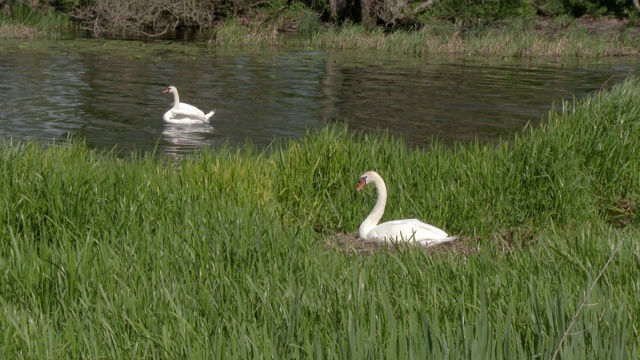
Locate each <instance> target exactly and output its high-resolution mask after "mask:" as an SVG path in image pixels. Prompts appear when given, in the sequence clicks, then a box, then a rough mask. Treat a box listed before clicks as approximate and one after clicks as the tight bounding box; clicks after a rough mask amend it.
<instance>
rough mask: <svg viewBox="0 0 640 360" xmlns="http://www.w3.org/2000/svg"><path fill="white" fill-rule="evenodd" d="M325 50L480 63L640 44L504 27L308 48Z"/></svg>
mask: <svg viewBox="0 0 640 360" xmlns="http://www.w3.org/2000/svg"><path fill="white" fill-rule="evenodd" d="M306 45H307V46H311V47H319V48H323V49H371V50H373V49H375V50H383V51H389V52H394V53H403V54H410V55H419V56H428V55H434V54H436V55H437V54H440V55H442V54H446V55H457V56H483V57H524V58H531V57H565V56H571V57H601V56H636V55H638V47H639V46H640V43H639V41H638V36H637V34H635V32H634V31H632V30H627V31H622V32H602V33H599V34H598V33H595V34H594V33H590V32H589V31H587V30H586V29H585V28H584V27H582V26H580V25H574V26H571V27H569V28H566V29H562V30H544V29H542V30H541V29H537V28H536V27H535V26H534V25H531V24H529V23H527V22H522V21H517V20H516V21H512V24H510V25H508V26H503V27H501V26H494V27H486V28H477V29H473V30H467V31H465V30H462V29H460V28H456V27H455V26H451V25H445V26H442V25H438V24H436V25H433V26H431V27H425V28H424V29H422V30H419V31H411V32H407V31H395V32H392V33H385V32H384V31H382V30H380V29H375V30H367V29H365V28H363V27H361V26H351V27H344V28H333V29H329V30H327V31H320V32H316V33H315V35H314V36H313V38H312V39H311V40H309V41H308V42H307V44H306Z"/></svg>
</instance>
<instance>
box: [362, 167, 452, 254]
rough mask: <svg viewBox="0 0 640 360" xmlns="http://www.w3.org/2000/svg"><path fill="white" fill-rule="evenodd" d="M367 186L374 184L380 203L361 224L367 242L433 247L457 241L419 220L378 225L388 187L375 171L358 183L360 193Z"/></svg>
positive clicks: (385, 202)
mask: <svg viewBox="0 0 640 360" xmlns="http://www.w3.org/2000/svg"><path fill="white" fill-rule="evenodd" d="M367 184H373V185H375V186H376V189H377V190H378V201H376V205H375V206H374V207H373V210H372V211H371V214H369V216H367V218H366V219H364V221H363V222H362V224H360V228H359V229H358V235H359V236H360V237H361V238H363V239H365V240H378V241H385V240H392V241H416V242H417V243H419V244H421V245H426V246H431V245H437V244H442V243H448V242H451V241H454V240H456V239H457V238H458V237H457V236H449V234H447V233H446V232H444V231H443V230H440V229H438V228H437V227H435V226H433V225H429V224H425V223H423V222H422V221H420V220H418V219H404V220H395V221H388V222H385V223H382V224H380V225H378V222H379V221H380V219H381V218H382V215H383V214H384V208H385V206H386V204H387V187H386V185H385V184H384V180H382V178H381V177H380V175H378V173H376V172H375V171H367V172H366V173H364V174H362V176H361V177H360V179H359V181H358V191H360V189H362V188H363V187H364V186H365V185H367Z"/></svg>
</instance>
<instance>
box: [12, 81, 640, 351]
mask: <svg viewBox="0 0 640 360" xmlns="http://www.w3.org/2000/svg"><path fill="white" fill-rule="evenodd" d="M639 89H640V83H639V82H638V80H637V79H630V80H628V81H627V82H625V83H624V84H622V85H620V86H617V87H615V88H614V89H613V90H611V91H610V92H606V93H601V94H597V95H595V96H593V97H592V98H589V99H586V100H583V101H580V102H577V103H565V104H563V105H562V107H561V108H560V109H558V111H557V113H556V112H554V113H553V114H552V115H551V117H550V120H549V122H548V124H546V125H545V126H543V127H542V128H536V129H526V130H525V131H523V133H522V134H519V135H518V136H516V137H515V138H514V139H512V140H511V141H509V142H504V143H501V144H498V145H486V144H479V143H474V144H468V145H463V144H461V145H458V146H457V147H455V148H454V149H451V148H447V147H445V146H443V145H440V144H437V143H436V144H435V145H433V146H432V147H430V148H428V149H422V150H421V149H409V148H408V147H407V146H406V145H405V144H404V143H403V141H402V140H401V139H397V138H392V137H390V136H388V135H386V134H385V133H378V134H374V135H365V134H361V133H358V134H354V133H350V132H348V131H347V129H345V128H342V127H330V128H327V129H323V130H321V131H319V132H313V133H310V134H309V135H308V136H306V137H305V138H304V139H302V140H300V141H287V142H283V143H281V144H276V145H274V146H273V148H271V149H269V151H261V150H258V149H256V148H253V147H252V146H250V145H247V146H246V147H243V148H242V149H233V148H224V147H223V148H221V149H216V150H215V151H214V150H204V151H202V152H201V153H198V154H196V156H194V157H193V158H190V159H185V160H182V161H179V162H177V163H175V162H170V161H165V160H164V159H157V158H156V157H154V156H153V155H144V154H138V155H132V156H131V157H130V158H125V159H123V158H118V157H116V156H114V155H112V154H109V153H99V152H95V151H91V150H88V149H87V147H86V146H85V145H84V144H83V143H81V142H70V143H65V144H58V145H54V146H47V147H45V146H44V145H40V144H37V143H34V142H29V143H14V142H12V141H10V140H5V141H4V142H3V143H2V145H1V148H0V192H1V193H2V194H3V195H2V197H0V238H2V239H3V246H2V247H0V276H1V277H2V278H1V279H0V305H1V306H0V307H1V308H2V312H0V329H1V330H2V331H0V334H2V335H1V336H2V340H1V341H0V356H1V357H3V358H30V359H33V358H37V359H47V358H52V359H53V358H55V359H58V358H61V357H65V358H80V357H86V358H98V357H108V358H243V359H245V358H347V357H349V358H401V359H425V358H451V359H458V358H476V357H479V358H488V359H490V358H549V357H551V356H552V354H553V353H554V352H555V351H556V348H558V345H559V343H560V340H561V338H562V336H563V335H564V333H565V331H566V330H567V329H568V327H569V324H570V322H571V321H572V319H573V316H574V314H575V313H576V310H577V309H578V307H579V305H580V304H581V303H582V301H583V297H584V294H585V293H586V291H587V289H588V288H589V287H590V286H592V285H593V284H594V283H595V286H594V289H593V291H591V292H590V295H589V298H588V299H587V301H586V304H587V306H585V307H583V308H581V309H580V311H579V312H578V316H577V317H576V321H575V323H574V324H573V326H572V328H571V331H570V335H569V336H568V337H567V338H566V339H564V341H563V343H562V346H561V347H560V350H559V353H560V356H561V358H628V359H633V358H637V357H638V356H639V355H640V345H638V342H637V339H638V336H639V335H640V334H639V333H638V332H639V331H640V330H639V329H640V320H638V319H640V318H639V317H638V316H635V314H637V313H638V312H639V311H640V305H639V304H640V303H639V302H638V301H637V296H638V293H639V291H640V282H638V278H640V277H639V276H638V275H640V247H639V243H638V240H637V239H638V237H639V236H640V229H639V228H638V224H637V208H636V203H637V199H638V194H639V193H640V184H639V180H640V179H639V175H638V174H640V173H639V172H638V170H639V165H640V158H639V157H638V156H637V155H638V150H639V149H640V143H639V142H637V141H636V139H637V138H638V137H639V136H640V125H638V121H637V119H638V118H639V116H638V115H639V114H638V111H639V110H638V109H637V106H636V105H635V104H637V99H638V97H639V95H638V94H639V92H638V90H639ZM370 169H373V170H376V171H378V172H379V173H380V174H381V175H382V176H383V177H385V179H386V180H387V185H388V187H389V192H390V199H389V200H390V201H389V204H388V207H387V213H386V215H385V219H394V218H406V217H418V218H421V219H423V220H426V221H427V222H429V223H432V224H434V225H437V226H439V227H442V228H445V229H446V230H447V231H448V232H452V233H459V234H461V235H462V240H461V241H462V242H463V243H466V244H468V245H469V246H470V247H472V248H473V249H474V251H472V252H470V253H460V252H456V251H455V248H444V249H443V251H436V252H432V253H430V252H427V251H424V250H422V249H416V248H413V247H410V246H399V247H397V248H396V251H389V252H387V251H384V252H377V253H375V254H372V255H368V256H354V255H352V254H349V253H346V252H342V251H341V250H340V249H339V248H336V247H332V246H327V243H330V242H332V241H334V239H335V234H336V233H338V232H347V233H355V232H356V229H357V227H358V224H359V222H360V221H361V220H362V219H363V218H364V217H365V216H366V214H367V213H368V211H369V210H370V209H371V207H372V206H373V203H374V201H375V193H374V191H372V190H371V189H365V190H363V191H362V192H360V193H356V191H355V186H356V182H357V178H358V176H359V175H360V174H361V173H362V172H364V171H365V170H370ZM620 219H624V221H621V220H620ZM619 242H622V246H621V249H620V251H619V252H618V253H616V254H615V256H614V260H613V261H612V262H611V263H610V264H609V265H608V267H607V268H606V269H605V270H606V271H605V272H604V275H603V276H602V277H601V278H600V279H599V280H598V282H595V279H596V277H597V276H598V274H599V273H600V272H601V270H602V269H603V267H604V266H605V264H606V262H607V260H608V259H609V257H610V255H611V254H612V252H613V251H614V248H615V247H616V246H617V244H618V243H619Z"/></svg>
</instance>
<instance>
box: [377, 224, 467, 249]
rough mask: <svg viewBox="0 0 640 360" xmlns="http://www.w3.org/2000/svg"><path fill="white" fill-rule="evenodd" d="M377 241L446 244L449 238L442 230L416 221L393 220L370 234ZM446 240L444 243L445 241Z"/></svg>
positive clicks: (379, 226)
mask: <svg viewBox="0 0 640 360" xmlns="http://www.w3.org/2000/svg"><path fill="white" fill-rule="evenodd" d="M370 234H371V235H372V237H375V238H377V239H381V240H382V239H385V238H386V239H388V240H396V241H398V240H404V241H414V240H415V241H417V242H421V243H432V242H438V243H440V242H441V241H442V242H447V241H453V240H455V239H450V238H451V236H449V234H447V233H446V232H445V231H444V230H441V229H439V228H437V227H435V226H433V225H429V224H426V223H424V222H422V221H420V220H418V219H404V220H394V221H387V222H385V223H382V224H380V225H378V226H376V227H375V228H373V229H372V230H371V232H370ZM445 240H446V241H445Z"/></svg>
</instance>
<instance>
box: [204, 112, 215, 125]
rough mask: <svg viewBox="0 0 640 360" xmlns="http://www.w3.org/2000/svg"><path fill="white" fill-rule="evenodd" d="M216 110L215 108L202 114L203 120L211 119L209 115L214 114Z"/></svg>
mask: <svg viewBox="0 0 640 360" xmlns="http://www.w3.org/2000/svg"><path fill="white" fill-rule="evenodd" d="M215 113H216V111H215V110H211V111H209V112H208V113H207V114H205V115H204V121H206V122H209V120H211V117H212V116H213V114H215Z"/></svg>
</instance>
